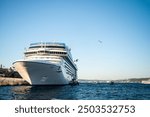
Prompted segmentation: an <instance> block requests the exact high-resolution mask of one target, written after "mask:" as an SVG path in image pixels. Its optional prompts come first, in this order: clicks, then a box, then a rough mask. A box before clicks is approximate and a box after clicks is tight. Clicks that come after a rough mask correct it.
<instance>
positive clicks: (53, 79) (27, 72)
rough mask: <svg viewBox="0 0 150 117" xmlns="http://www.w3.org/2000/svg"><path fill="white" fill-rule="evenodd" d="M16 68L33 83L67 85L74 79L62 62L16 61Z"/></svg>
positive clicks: (24, 77) (25, 78)
mask: <svg viewBox="0 0 150 117" xmlns="http://www.w3.org/2000/svg"><path fill="white" fill-rule="evenodd" d="M14 67H15V69H16V70H17V71H18V72H19V74H20V75H21V76H22V78H23V79H24V80H26V81H27V82H29V83H30V84H31V85H65V84H69V83H70V81H71V80H72V78H71V76H70V75H68V74H66V72H65V69H64V68H63V66H62V65H60V64H54V63H43V62H38V61H25V60H23V61H16V62H15V63H14Z"/></svg>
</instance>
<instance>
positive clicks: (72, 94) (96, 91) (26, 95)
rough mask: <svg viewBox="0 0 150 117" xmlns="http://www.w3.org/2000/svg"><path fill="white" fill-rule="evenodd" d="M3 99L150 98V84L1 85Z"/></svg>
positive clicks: (1, 97)
mask: <svg viewBox="0 0 150 117" xmlns="http://www.w3.org/2000/svg"><path fill="white" fill-rule="evenodd" d="M0 99H1V100H52V99H58V100H59V99H60V100H150V85H149V84H140V83H114V84H110V83H80V84H79V85H75V86H71V85H66V86H0Z"/></svg>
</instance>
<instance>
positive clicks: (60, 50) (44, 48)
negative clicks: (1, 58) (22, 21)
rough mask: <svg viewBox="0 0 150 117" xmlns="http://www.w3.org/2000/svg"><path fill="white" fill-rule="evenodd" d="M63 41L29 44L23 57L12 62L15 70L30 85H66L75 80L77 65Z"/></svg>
mask: <svg viewBox="0 0 150 117" xmlns="http://www.w3.org/2000/svg"><path fill="white" fill-rule="evenodd" d="M70 51H71V49H70V48H68V46H66V44H65V43H58V42H39V43H32V44H30V46H29V48H28V49H26V51H25V52H24V59H22V60H17V61H16V62H14V63H13V66H14V68H15V70H16V71H17V72H18V73H19V74H20V75H21V76H22V78H23V79H24V80H26V81H27V82H28V83H29V84H31V85H66V84H70V83H75V82H77V66H76V64H75V61H73V58H72V56H71V52H70Z"/></svg>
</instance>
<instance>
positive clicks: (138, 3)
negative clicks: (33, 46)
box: [0, 0, 150, 80]
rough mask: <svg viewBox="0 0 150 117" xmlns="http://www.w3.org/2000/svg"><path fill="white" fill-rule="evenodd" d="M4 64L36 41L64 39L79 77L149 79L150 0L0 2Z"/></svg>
mask: <svg viewBox="0 0 150 117" xmlns="http://www.w3.org/2000/svg"><path fill="white" fill-rule="evenodd" d="M0 41H1V42H0V44H1V47H0V65H1V64H2V65H3V66H5V67H11V66H12V63H13V62H15V61H16V60H18V59H22V58H23V52H24V49H25V48H27V47H28V46H29V44H30V43H35V42H50V41H56V42H63V43H66V45H68V46H69V47H70V48H71V52H72V55H73V58H74V60H75V59H79V61H78V62H77V66H78V78H79V79H91V80H92V79H98V80H105V79H108V80H115V79H127V78H141V77H142V78H145V77H150V0H0Z"/></svg>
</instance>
